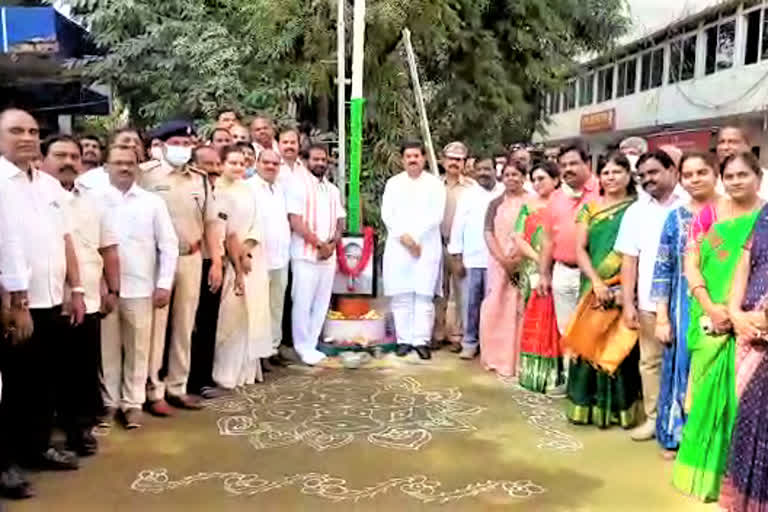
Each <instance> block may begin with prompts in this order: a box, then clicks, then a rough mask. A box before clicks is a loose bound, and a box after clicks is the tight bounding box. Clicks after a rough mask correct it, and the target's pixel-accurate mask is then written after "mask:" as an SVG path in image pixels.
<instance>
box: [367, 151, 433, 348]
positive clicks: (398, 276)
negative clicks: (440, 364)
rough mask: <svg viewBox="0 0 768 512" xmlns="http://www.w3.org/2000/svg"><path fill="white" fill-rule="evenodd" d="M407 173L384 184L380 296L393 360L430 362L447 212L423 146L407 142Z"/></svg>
mask: <svg viewBox="0 0 768 512" xmlns="http://www.w3.org/2000/svg"><path fill="white" fill-rule="evenodd" d="M400 153H401V155H402V157H403V167H404V168H405V171H403V172H401V173H400V174H397V175H395V176H393V177H391V178H389V180H388V181H387V184H386V186H385V188H384V196H383V198H382V202H381V219H382V221H384V225H385V226H386V227H387V242H386V245H385V247H384V276H383V277H384V294H385V295H386V296H388V297H391V298H392V301H391V307H392V314H393V316H394V319H395V331H396V332H397V343H398V348H397V355H398V356H400V357H404V356H406V355H407V354H408V353H409V352H410V351H411V350H412V349H415V350H416V352H417V354H418V355H419V358H421V359H430V358H431V357H432V356H431V353H430V350H429V347H427V343H428V342H429V339H430V335H431V332H432V326H433V323H434V317H435V307H434V304H433V299H434V297H435V295H437V294H439V280H440V272H441V265H442V257H443V244H442V240H441V236H440V223H441V222H442V220H443V214H444V213H445V197H446V191H445V185H444V184H443V182H442V181H441V180H440V178H438V177H437V176H434V175H433V174H430V173H427V172H424V164H425V161H426V160H425V154H424V146H423V145H422V144H421V142H407V143H405V144H404V145H403V146H402V148H401V151H400Z"/></svg>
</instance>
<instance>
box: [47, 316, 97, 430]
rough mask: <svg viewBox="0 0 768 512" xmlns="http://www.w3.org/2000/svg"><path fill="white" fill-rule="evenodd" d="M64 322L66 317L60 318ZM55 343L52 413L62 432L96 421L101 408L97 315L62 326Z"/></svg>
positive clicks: (91, 424)
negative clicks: (55, 414) (62, 336)
mask: <svg viewBox="0 0 768 512" xmlns="http://www.w3.org/2000/svg"><path fill="white" fill-rule="evenodd" d="M64 321H65V322H67V323H68V318H66V317H65V318H64ZM63 334H64V337H65V339H64V340H62V341H63V343H59V344H58V345H57V346H56V349H57V362H56V369H55V375H56V382H57V383H58V384H57V386H56V412H57V413H58V420H59V423H60V425H61V427H62V428H63V429H64V431H65V432H76V431H78V430H81V429H84V428H88V427H91V426H93V425H94V424H95V423H96V418H97V417H98V416H99V415H100V414H101V413H102V412H103V410H104V402H103V399H102V396H101V383H100V378H99V377H100V374H101V317H100V316H99V314H98V313H93V314H89V315H85V319H84V320H83V323H82V324H80V325H78V326H77V327H73V326H71V325H66V327H65V328H64V331H63Z"/></svg>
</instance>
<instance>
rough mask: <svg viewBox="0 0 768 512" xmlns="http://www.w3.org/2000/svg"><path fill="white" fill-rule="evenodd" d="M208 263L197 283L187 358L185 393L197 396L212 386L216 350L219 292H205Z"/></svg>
mask: <svg viewBox="0 0 768 512" xmlns="http://www.w3.org/2000/svg"><path fill="white" fill-rule="evenodd" d="M210 269H211V260H203V279H202V280H201V283H200V303H199V305H198V306H197V314H196V315H195V329H194V331H192V351H191V355H190V362H189V364H190V368H189V379H188V380H187V393H191V394H194V395H199V394H200V390H201V389H202V388H203V387H205V386H215V385H216V383H214V382H213V356H214V352H215V350H216V325H217V324H218V322H219V304H220V303H221V288H219V291H218V292H216V293H211V290H210V289H208V279H207V276H208V271H209V270H210Z"/></svg>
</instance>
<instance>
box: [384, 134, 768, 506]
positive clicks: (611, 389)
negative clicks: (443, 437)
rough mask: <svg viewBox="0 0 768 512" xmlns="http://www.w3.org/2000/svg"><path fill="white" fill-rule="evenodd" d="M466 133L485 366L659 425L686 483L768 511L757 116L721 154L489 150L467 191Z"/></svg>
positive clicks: (466, 302)
mask: <svg viewBox="0 0 768 512" xmlns="http://www.w3.org/2000/svg"><path fill="white" fill-rule="evenodd" d="M452 149H454V148H451V147H450V146H449V147H447V148H446V150H445V151H444V155H443V156H444V167H445V169H446V179H445V183H446V188H447V190H448V196H447V197H448V205H447V206H446V208H445V215H446V217H444V218H443V221H444V222H447V223H448V224H449V225H451V226H452V228H451V231H450V233H449V236H448V238H447V246H446V249H447V252H448V253H449V254H450V258H449V259H448V260H447V261H448V268H447V272H446V274H447V276H448V277H447V278H446V285H447V286H448V288H447V289H448V290H449V294H450V295H449V297H452V301H451V302H452V303H455V304H458V305H459V307H460V308H463V309H464V313H463V315H460V316H461V317H462V318H463V319H464V322H465V323H464V338H463V347H462V348H461V355H460V357H462V358H464V359H472V358H473V357H475V356H476V355H477V353H478V345H479V352H480V358H481V361H482V364H483V366H484V367H485V368H487V369H489V370H493V371H495V372H497V373H499V374H501V375H504V376H508V377H513V378H516V379H518V382H519V385H520V386H522V387H524V388H526V389H529V390H531V391H534V392H541V393H547V394H549V395H552V396H561V397H564V398H565V402H566V410H565V414H566V416H567V418H568V420H569V421H570V422H572V423H574V424H583V425H586V424H592V425H595V426H597V427H599V428H608V427H611V426H612V425H619V426H621V427H623V428H626V429H632V430H631V432H630V437H631V439H633V440H635V441H649V440H652V439H654V438H655V439H656V440H657V442H658V445H659V447H660V449H661V453H662V456H663V457H664V458H666V459H668V460H674V467H673V479H672V484H673V485H674V487H675V488H677V489H678V490H680V491H682V492H683V493H685V494H688V495H690V496H693V497H696V498H698V499H700V500H702V501H716V500H719V501H720V505H721V507H722V508H723V509H725V510H729V511H757V510H766V509H767V508H768V494H766V490H768V473H766V471H764V468H765V465H766V464H767V463H768V448H766V446H768V428H766V427H765V426H764V424H761V417H762V416H764V415H765V414H766V413H768V402H765V400H764V396H765V393H766V390H768V358H766V357H764V356H765V355H766V352H765V349H766V346H767V345H766V343H767V342H768V319H767V317H766V312H767V310H768V287H767V284H766V282H767V281H768V273H767V271H768V268H766V262H767V261H768V252H765V250H764V249H763V247H764V245H765V244H768V206H766V204H765V202H766V199H768V187H765V185H764V183H763V180H762V178H763V170H762V169H761V167H760V165H759V162H758V159H757V158H756V157H755V155H754V154H753V153H752V152H751V150H750V146H749V140H748V137H747V135H746V134H745V133H744V131H743V130H742V129H740V128H738V127H724V128H722V129H721V130H720V132H719V134H718V141H717V146H716V151H715V152H709V151H705V152H688V153H683V152H681V151H680V150H679V149H678V148H676V147H673V146H662V147H660V148H658V149H654V150H649V148H648V145H647V142H646V141H645V140H643V139H641V138H638V137H631V138H629V139H626V140H625V141H623V142H622V144H621V145H620V146H619V149H618V151H617V152H615V153H614V154H611V155H609V156H608V157H607V158H604V159H601V160H600V161H599V165H598V166H597V167H598V168H597V169H596V171H597V172H596V173H594V174H593V173H592V172H591V169H590V167H591V165H590V163H591V159H590V157H589V155H588V154H587V153H586V152H585V150H584V149H583V148H581V147H580V146H579V145H572V146H567V147H563V148H559V149H558V150H557V152H556V155H557V156H556V157H555V153H554V152H553V151H546V152H545V153H544V154H543V155H542V157H540V158H538V159H532V158H531V157H530V154H529V153H528V152H527V151H526V150H519V151H517V152H516V153H513V154H511V155H510V156H509V158H508V159H507V160H506V161H505V162H504V163H503V164H502V165H499V162H497V161H495V159H494V158H492V157H491V156H478V157H477V158H475V159H474V161H473V162H471V164H472V169H471V171H470V173H471V174H472V175H473V176H474V180H475V182H476V184H474V185H466V188H465V190H464V191H463V192H461V194H460V195H459V197H458V199H456V198H455V197H452V191H453V190H455V189H456V188H455V187H457V186H461V184H462V183H463V181H462V179H461V178H457V176H456V175H458V173H460V172H461V169H458V168H454V166H453V163H454V161H455V158H454V157H461V156H462V154H458V153H456V154H455V155H454V154H452ZM459 153H460V152H459ZM463 156H464V157H466V152H464V153H463ZM459 160H461V159H459ZM463 161H464V162H466V159H464V160H463ZM495 165H499V167H498V168H496V169H494V166H495ZM459 167H460V166H459ZM409 172H410V171H409ZM497 172H498V173H499V175H500V177H501V182H502V185H503V186H502V187H501V190H498V187H497V185H496V184H495V181H494V179H495V175H496V173H497ZM452 175H453V176H452ZM528 187H530V188H532V190H530V189H529V188H528ZM427 200H428V198H427V196H426V194H425V195H424V197H423V198H422V200H421V201H420V202H419V203H420V204H426V202H427ZM452 200H453V201H455V202H456V205H457V206H456V208H455V212H456V213H455V217H453V218H452V219H448V218H447V217H448V215H450V214H451V213H452V212H453V209H452V204H451V201H452ZM410 202H417V201H413V199H409V203H410ZM415 213H416V212H409V214H410V215H415ZM385 222H386V219H385ZM387 226H388V229H389V233H390V235H389V236H390V237H391V236H392V232H393V231H392V230H391V228H390V227H389V224H387ZM394 232H395V233H397V231H394ZM444 233H445V232H444ZM444 241H446V240H445V237H444ZM388 243H393V242H388ZM403 243H404V244H406V245H407V244H408V241H407V240H406V241H405V242H403ZM385 270H386V269H385ZM420 275H423V273H420ZM386 276H387V274H386V272H385V279H386ZM454 278H455V279H454ZM454 283H456V284H455V285H454ZM425 301H426V299H425ZM394 306H395V305H394V303H393V311H394V310H395V309H394ZM417 313H418V311H417ZM397 320H398V318H397V316H396V317H395V323H396V325H397V324H398V322H397ZM478 340H479V344H478V343H477V342H478ZM458 350H459V349H458V348H457V351H458Z"/></svg>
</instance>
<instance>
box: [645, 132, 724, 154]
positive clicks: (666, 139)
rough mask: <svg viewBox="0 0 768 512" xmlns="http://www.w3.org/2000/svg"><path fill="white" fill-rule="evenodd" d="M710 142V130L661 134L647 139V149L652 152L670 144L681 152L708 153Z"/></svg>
mask: <svg viewBox="0 0 768 512" xmlns="http://www.w3.org/2000/svg"><path fill="white" fill-rule="evenodd" d="M711 141H712V132H711V131H710V130H688V131H682V132H662V133H657V134H654V135H651V136H649V137H648V149H650V150H654V149H658V148H659V147H661V146H664V145H668V144H671V145H672V146H676V147H677V148H678V149H680V150H681V151H708V150H709V144H710V142H711Z"/></svg>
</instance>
